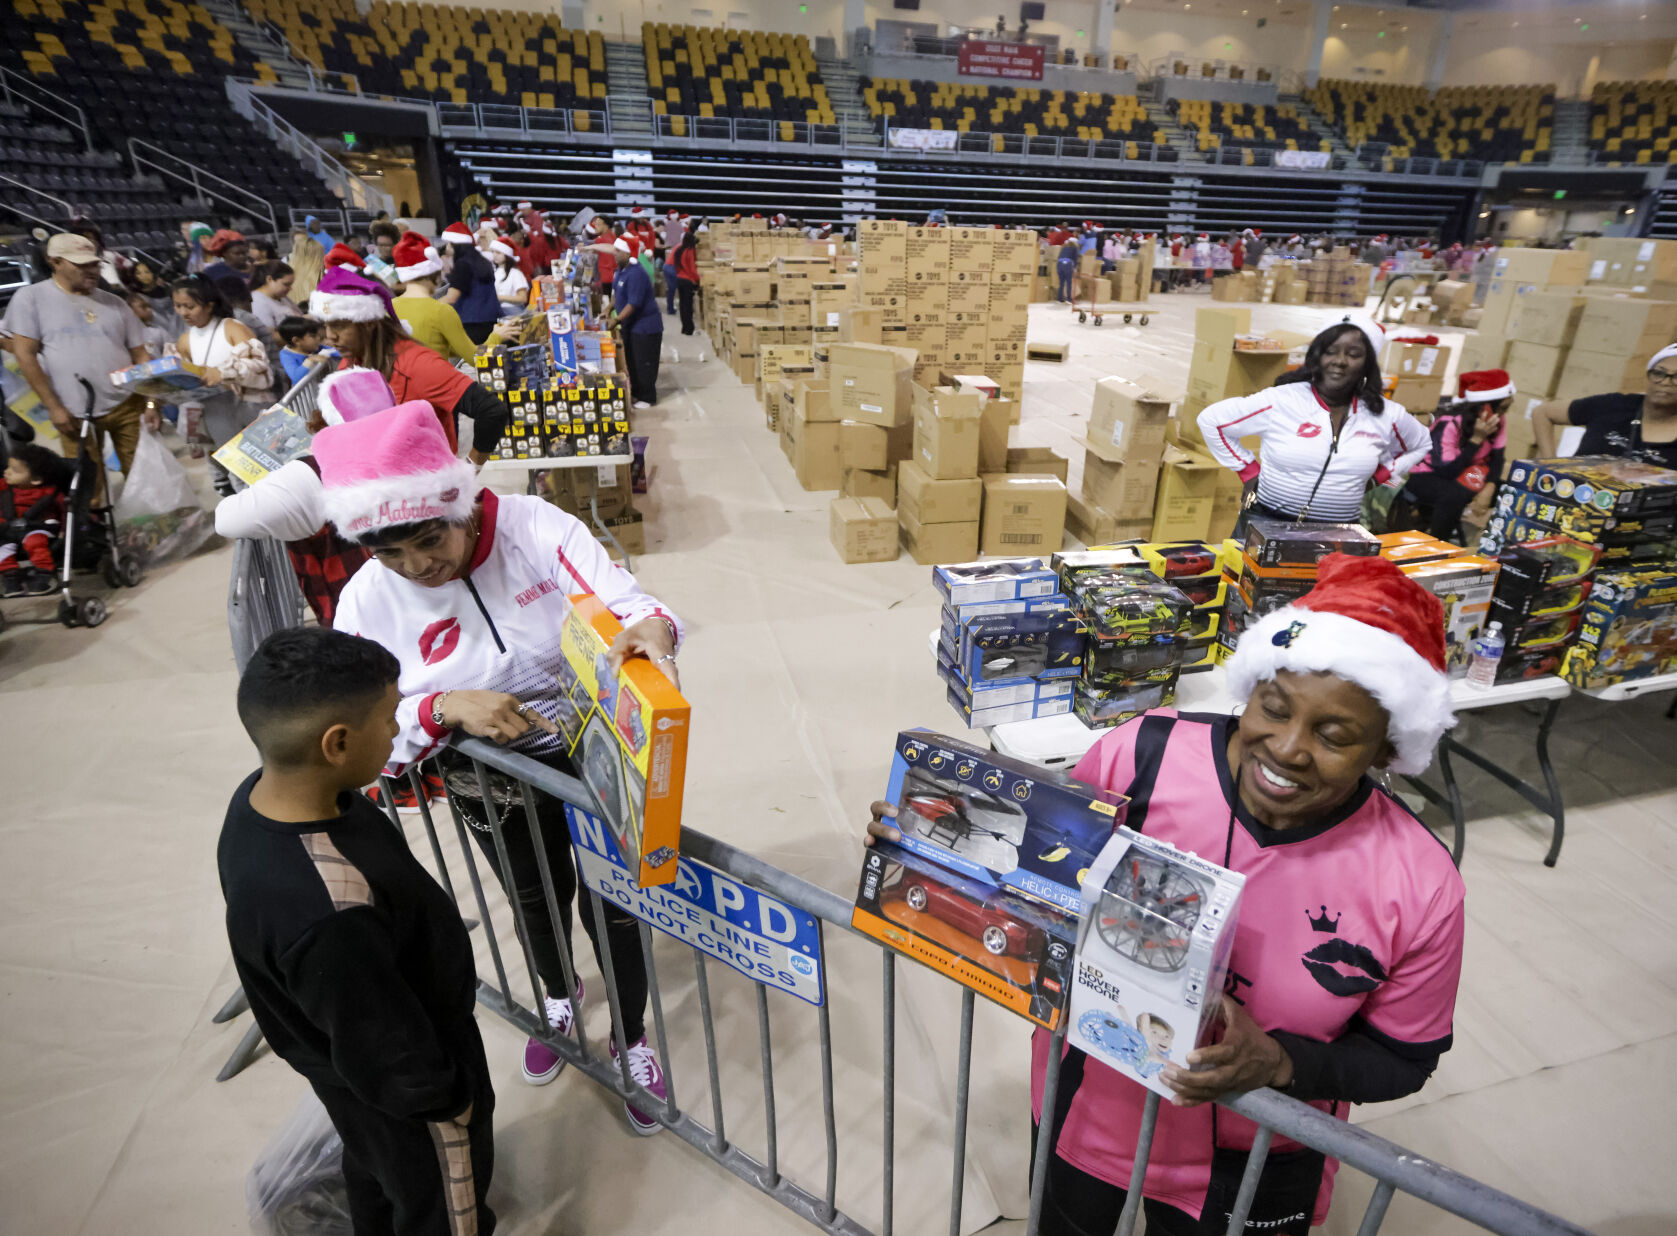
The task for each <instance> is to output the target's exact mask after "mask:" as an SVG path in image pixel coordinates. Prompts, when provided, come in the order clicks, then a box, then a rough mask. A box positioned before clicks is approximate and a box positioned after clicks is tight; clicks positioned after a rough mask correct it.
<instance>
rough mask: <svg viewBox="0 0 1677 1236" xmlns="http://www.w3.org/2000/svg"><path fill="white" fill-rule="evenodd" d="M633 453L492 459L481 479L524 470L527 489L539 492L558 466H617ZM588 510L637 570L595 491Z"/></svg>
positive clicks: (481, 471) (603, 533) (627, 461)
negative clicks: (607, 522)
mask: <svg viewBox="0 0 1677 1236" xmlns="http://www.w3.org/2000/svg"><path fill="white" fill-rule="evenodd" d="M634 462H635V457H634V456H633V455H562V456H560V457H558V458H556V459H490V460H487V461H486V462H485V463H484V465H483V466H482V467H481V468H479V469H478V479H479V480H481V481H485V482H486V483H487V482H488V481H491V480H493V479H495V477H496V476H497V475H499V474H506V473H522V474H523V475H524V476H525V477H526V478H527V480H526V492H528V493H532V494H533V493H536V492H537V486H538V483H539V481H540V478H541V474H542V473H543V472H551V471H553V470H554V469H555V468H616V467H617V466H618V465H619V464H632V463H634ZM588 514H589V517H590V518H591V519H593V521H594V527H595V528H596V529H597V530H598V531H599V533H600V535H601V536H603V537H605V539H606V540H607V541H609V542H611V545H612V548H614V549H615V550H617V552H618V553H619V554H621V555H622V556H623V568H624V570H628V571H632V570H634V569H635V568H634V564H633V563H632V562H631V561H630V559H629V551H628V550H626V549H624V548H623V545H622V543H621V542H620V541H618V539H617V537H616V536H615V535H614V534H613V532H612V530H611V529H610V528H608V527H606V525H605V521H604V520H602V519H601V518H600V504H599V502H598V500H597V499H596V498H595V495H594V491H593V490H592V489H590V490H589V491H588Z"/></svg>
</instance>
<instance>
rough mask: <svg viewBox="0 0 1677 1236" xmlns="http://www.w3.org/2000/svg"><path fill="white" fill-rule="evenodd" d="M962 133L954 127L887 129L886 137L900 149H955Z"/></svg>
mask: <svg viewBox="0 0 1677 1236" xmlns="http://www.w3.org/2000/svg"><path fill="white" fill-rule="evenodd" d="M959 136H960V134H958V133H956V132H955V130H954V129H895V128H893V129H887V130H886V137H887V140H889V141H890V143H891V145H892V146H894V147H896V148H897V149H898V150H953V149H955V139H956V138H957V137H959Z"/></svg>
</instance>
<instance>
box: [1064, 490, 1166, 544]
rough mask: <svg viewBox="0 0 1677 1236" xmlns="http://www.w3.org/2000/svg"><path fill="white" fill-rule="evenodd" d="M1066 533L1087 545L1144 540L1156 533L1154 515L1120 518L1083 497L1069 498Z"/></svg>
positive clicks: (1072, 496) (1068, 495)
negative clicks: (1154, 530) (1154, 531)
mask: <svg viewBox="0 0 1677 1236" xmlns="http://www.w3.org/2000/svg"><path fill="white" fill-rule="evenodd" d="M1066 531H1067V532H1069V533H1071V535H1072V536H1074V537H1076V538H1077V539H1078V540H1079V541H1082V542H1083V544H1085V545H1111V544H1113V543H1114V542H1117V541H1134V540H1145V539H1146V538H1147V537H1149V536H1151V535H1152V532H1153V515H1152V513H1151V512H1149V513H1148V514H1146V515H1145V516H1141V517H1139V518H1134V519H1119V518H1117V517H1116V516H1115V515H1112V514H1109V513H1108V512H1106V511H1104V510H1102V509H1101V508H1100V507H1098V506H1096V505H1095V504H1094V503H1092V502H1090V501H1089V500H1088V499H1087V498H1085V497H1083V495H1081V494H1067V495H1066Z"/></svg>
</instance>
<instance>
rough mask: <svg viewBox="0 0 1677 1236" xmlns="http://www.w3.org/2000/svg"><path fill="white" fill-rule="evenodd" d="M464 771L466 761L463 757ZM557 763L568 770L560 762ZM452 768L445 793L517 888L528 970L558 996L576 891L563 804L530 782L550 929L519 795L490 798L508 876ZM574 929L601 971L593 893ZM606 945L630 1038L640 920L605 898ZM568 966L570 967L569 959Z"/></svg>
mask: <svg viewBox="0 0 1677 1236" xmlns="http://www.w3.org/2000/svg"><path fill="white" fill-rule="evenodd" d="M465 768H466V770H467V775H470V771H469V770H470V768H471V765H470V764H466V765H465ZM563 771H566V772H569V771H570V769H569V768H568V767H565V768H564V769H563ZM458 781H459V776H458V774H456V775H455V776H451V777H450V778H449V779H448V794H449V797H450V798H451V799H452V800H453V801H454V804H455V806H456V807H458V808H459V809H460V815H461V817H462V818H463V819H464V820H465V821H466V827H467V829H468V831H470V833H471V834H472V839H473V840H474V841H476V842H477V847H478V849H479V850H481V851H482V852H483V856H484V858H486V859H488V860H489V867H490V870H492V871H493V872H494V873H495V878H496V879H498V880H499V881H500V882H501V888H502V889H503V890H505V891H506V893H507V895H508V896H509V897H511V896H515V895H516V896H517V898H518V905H519V908H520V909H521V910H523V912H524V922H525V925H526V926H527V928H528V930H529V943H530V951H531V952H532V953H534V954H535V955H536V973H537V974H539V975H540V976H541V980H542V986H544V987H546V988H547V994H548V995H550V996H553V997H555V998H556V999H560V1000H563V999H565V997H566V995H567V992H566V991H565V970H564V965H563V963H562V962H561V961H560V958H559V947H560V943H559V942H560V940H561V939H563V941H564V949H565V956H566V957H574V956H575V954H574V953H573V952H572V951H571V902H572V901H574V900H575V899H576V892H577V887H576V884H577V880H576V864H575V861H574V860H573V858H572V856H571V833H570V829H569V828H568V827H567V826H566V824H565V809H564V806H563V804H561V803H560V801H559V800H558V799H557V798H554V797H552V796H551V795H548V794H544V793H542V792H541V791H540V790H532V793H533V795H534V797H535V800H536V823H537V825H538V827H539V830H540V832H541V838H542V848H543V850H545V851H546V853H547V865H548V870H549V872H550V873H551V874H552V876H553V895H554V898H555V899H556V900H557V901H558V903H559V913H560V923H559V930H558V932H557V933H556V932H555V931H554V929H553V919H552V916H551V915H549V914H548V912H547V895H546V894H545V893H544V892H543V891H542V873H541V868H540V867H538V866H537V865H536V851H535V847H534V846H533V845H532V844H531V841H530V828H529V825H528V824H526V823H525V820H524V806H523V804H522V802H517V801H515V802H513V803H512V804H510V805H507V806H501V805H500V804H497V805H496V814H497V815H498V817H499V819H500V822H501V837H502V839H503V840H504V841H505V842H506V846H507V862H508V864H509V865H510V866H511V868H512V884H511V887H508V883H507V875H506V873H505V872H503V871H502V870H501V860H500V856H499V855H498V854H496V853H495V839H494V837H493V836H491V835H490V832H489V827H488V823H487V820H488V816H487V815H486V814H485V812H484V807H483V800H482V799H481V798H477V797H473V796H469V795H466V794H462V793H461V792H460V791H459V790H458V789H456V788H455V787H456V785H457V783H458ZM583 897H584V904H583V906H582V929H583V931H585V932H587V933H588V939H589V941H590V942H591V943H592V944H593V946H594V957H595V960H597V961H600V972H601V973H602V974H604V973H605V962H604V961H601V960H600V937H599V928H598V927H596V926H595V924H594V907H593V905H592V904H591V903H592V902H593V900H594V894H593V893H590V892H587V891H584V893H583ZM605 918H606V945H607V947H608V948H610V949H611V965H612V972H613V973H614V974H615V975H616V976H617V1002H618V1007H619V1008H620V1009H621V1010H622V1013H623V1037H624V1039H625V1041H627V1042H630V1043H633V1042H634V1041H635V1040H636V1039H638V1038H640V1037H641V1035H643V1034H645V1033H646V991H647V980H646V957H645V956H644V955H643V954H642V952H641V937H640V926H639V923H638V921H637V920H636V919H635V918H634V917H633V916H631V915H630V914H629V913H628V912H627V911H626V910H622V909H620V908H619V907H617V906H616V905H613V904H612V903H611V902H609V901H608V902H606V903H605ZM573 968H574V967H573Z"/></svg>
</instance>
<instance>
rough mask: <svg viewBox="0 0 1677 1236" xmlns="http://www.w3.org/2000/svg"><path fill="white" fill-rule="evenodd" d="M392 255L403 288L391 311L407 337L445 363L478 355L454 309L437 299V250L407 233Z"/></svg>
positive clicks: (439, 267)
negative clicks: (410, 337)
mask: <svg viewBox="0 0 1677 1236" xmlns="http://www.w3.org/2000/svg"><path fill="white" fill-rule="evenodd" d="M391 252H392V255H393V258H394V265H395V273H396V277H397V279H398V280H400V281H401V284H402V294H401V295H400V296H398V297H396V301H395V304H394V305H393V306H392V307H393V308H394V310H395V312H396V316H397V317H398V318H399V319H401V322H402V325H403V326H405V327H407V328H408V334H409V335H411V336H413V340H414V342H415V343H419V344H423V345H424V346H425V347H427V348H430V349H431V351H433V352H435V353H436V354H437V355H438V356H440V357H442V358H443V359H444V360H445V361H446V360H463V361H470V360H471V359H472V357H474V356H476V355H477V350H478V348H477V344H475V343H473V342H472V340H471V338H470V337H469V336H468V335H467V334H466V328H465V327H464V326H462V325H461V324H460V315H459V314H458V313H456V312H455V311H454V306H453V305H449V304H445V303H444V302H442V301H440V300H438V299H436V292H437V281H438V280H439V279H441V278H442V273H443V263H442V259H441V258H440V257H438V256H437V251H436V249H435V248H434V247H433V246H432V245H431V244H430V243H429V242H428V241H427V240H426V239H425V237H423V236H421V235H420V234H419V233H418V232H404V233H402V238H401V239H400V240H398V241H397V242H396V247H395V249H393V250H392V251H391Z"/></svg>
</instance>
